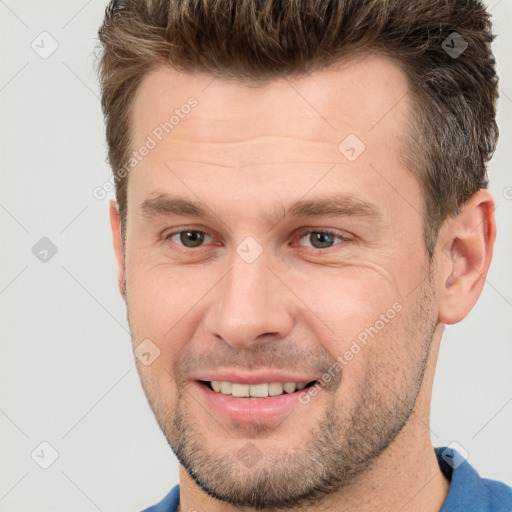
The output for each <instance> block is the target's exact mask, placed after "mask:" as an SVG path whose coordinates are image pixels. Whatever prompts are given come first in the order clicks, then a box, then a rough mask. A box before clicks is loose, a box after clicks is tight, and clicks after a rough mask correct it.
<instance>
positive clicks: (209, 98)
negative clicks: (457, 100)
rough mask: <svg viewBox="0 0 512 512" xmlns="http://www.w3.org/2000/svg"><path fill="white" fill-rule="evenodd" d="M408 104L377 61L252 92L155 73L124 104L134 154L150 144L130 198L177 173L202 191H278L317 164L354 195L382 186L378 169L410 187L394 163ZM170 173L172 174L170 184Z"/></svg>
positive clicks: (401, 84) (405, 87) (403, 90)
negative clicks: (338, 174)
mask: <svg viewBox="0 0 512 512" xmlns="http://www.w3.org/2000/svg"><path fill="white" fill-rule="evenodd" d="M191 101H192V102H191ZM192 104H193V105H194V106H193V107H190V105H192ZM410 108H412V104H411V98H410V95H409V82H408V79H407V76H406V75H405V73H404V72H403V71H402V70H401V69H400V68H399V67H398V66H397V65H396V64H394V63H393V62H392V61H391V60H390V59H388V58H386V57H384V56H379V55H371V56H365V57H363V58H360V59H358V60H352V61H349V62H346V63H340V65H339V66H337V67H336V68H331V69H329V70H322V71H314V72H312V73H310V74H309V75H307V76H302V77H293V78H278V79H273V80H270V81H267V82H266V83H262V84H261V85H258V86H247V85H245V84H243V83H241V82H240V81H236V80H230V81H228V80H223V79H214V78H212V77H211V76H210V75H207V74H203V73H181V72H178V71H176V70H173V69H171V68H169V67H160V68H157V69H155V70H153V71H152V72H151V73H149V74H148V75H147V76H146V77H145V78H144V80H143V81H142V83H141V86H140V88H139V90H138V93H137V95H136V98H135V100H134V104H133V111H132V128H133V140H132V143H133V144H132V146H133V149H137V148H140V147H142V146H143V145H145V144H146V143H147V141H148V137H149V138H151V139H152V140H153V142H154V143H155V144H154V147H152V149H151V150H150V151H149V152H147V153H148V154H147V156H145V157H144V158H143V159H141V161H140V162H139V163H137V166H136V168H135V169H134V171H133V172H131V173H130V178H129V186H128V191H129V195H130V190H131V193H132V195H133V197H134V199H136V202H137V203H139V204H140V203H142V201H143V200H144V199H145V197H144V194H145V196H147V195H148V194H152V195H154V196H156V195H158V194H159V193H162V192H163V193H165V192H169V190H162V189H164V188H165V185H166V182H169V183H170V182H176V177H177V174H180V175H186V176H187V179H194V180H196V181H197V182H201V181H202V182H203V185H204V187H203V189H204V190H207V189H208V186H209V183H213V182H214V181H216V182H218V181H219V180H220V181H222V180H224V181H225V183H226V187H227V189H229V188H230V187H231V188H233V187H235V184H236V183H237V179H238V183H240V181H242V182H243V185H244V186H245V187H246V189H247V186H248V185H249V186H252V185H253V191H255V192H256V191H257V192H260V191H263V189H264V188H267V189H269V188H274V189H275V190H277V189H279V191H280V193H281V194H282V195H286V193H287V192H290V191H291V190H292V191H293V186H292V188H291V189H290V186H289V185H290V183H292V184H296V185H297V187H298V189H300V188H301V185H300V183H301V180H302V181H304V180H305V179H306V178H307V175H308V172H309V171H310V170H311V174H312V176H314V177H317V176H320V175H321V173H322V170H321V168H320V167H318V166H322V165H323V169H327V168H328V166H329V165H333V164H334V165H337V166H340V167H339V168H340V169H342V171H343V172H344V173H345V174H344V176H345V177H346V181H347V183H349V184H351V186H352V191H351V192H354V189H357V188H359V189H360V192H361V195H362V196H364V195H365V191H369V192H371V188H372V186H373V187H374V189H375V192H376V193H379V191H382V190H383V178H382V176H380V177H379V175H382V174H383V173H384V174H385V175H386V176H387V177H386V178H385V179H386V180H390V181H391V182H397V183H399V182H401V185H404V184H405V185H407V184H409V185H411V184H410V183H409V182H410V179H411V176H410V175H409V173H408V172H407V170H406V168H405V167H404V166H403V165H402V163H401V162H400V158H399V157H400V152H401V150H402V142H401V139H403V138H405V137H406V136H407V132H408V123H407V114H408V112H409V110H410ZM346 140H348V141H349V143H347V144H345V145H344V141H346ZM354 143H355V150H356V151H357V152H360V153H361V154H360V156H359V157H358V158H357V159H355V160H351V159H349V158H347V153H344V151H345V149H347V147H346V146H347V145H348V146H354ZM340 144H341V146H340ZM340 148H341V149H340ZM348 149H350V147H349V148H348ZM348 156H350V155H348ZM315 166H316V167H315ZM171 168H172V169H173V170H175V171H176V170H178V171H179V172H178V171H177V172H174V173H173V174H174V176H173V177H172V178H171V177H170V169H171ZM240 178H242V180H240ZM372 180H373V185H372ZM306 182H307V180H306V181H304V184H306ZM285 184H287V188H283V185H285ZM363 185H364V186H363ZM226 187H225V188H224V191H223V192H224V194H227V196H229V190H228V191H227V192H226ZM217 192H219V193H220V190H219V189H217ZM363 199H364V197H363Z"/></svg>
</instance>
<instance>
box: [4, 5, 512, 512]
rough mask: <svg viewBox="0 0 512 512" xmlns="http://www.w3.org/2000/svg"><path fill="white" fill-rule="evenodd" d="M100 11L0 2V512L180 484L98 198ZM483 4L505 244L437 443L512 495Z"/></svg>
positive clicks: (468, 333) (509, 205) (442, 367)
mask: <svg viewBox="0 0 512 512" xmlns="http://www.w3.org/2000/svg"><path fill="white" fill-rule="evenodd" d="M105 4H106V1H105V0H89V1H84V0H59V1H57V0H54V1H41V0H18V1H16V0H0V16H1V18H0V20H1V21H0V34H1V55H2V64H1V71H0V105H1V111H0V121H1V128H0V129H1V132H0V147H1V169H2V174H1V180H2V181H1V187H0V221H1V240H2V243H1V258H2V259H1V275H0V304H1V333H2V338H1V341H2V344H1V354H0V365H1V366H0V385H1V387H0V434H1V437H0V439H1V441H0V443H1V446H0V449H1V456H0V511H9V512H22V511H23V512H26V511H37V512H44V511H52V512H57V511H67V512H69V511H77V512H80V511H95V510H101V511H105V512H106V511H137V510H140V509H142V508H144V507H145V506H148V505H150V504H152V503H153V502H155V501H158V500H160V499H161V497H163V495H165V494H166V493H167V492H168V490H169V489H170V488H171V486H173V485H174V484H176V483H177V481H178V464H177V461H176V459H175V458H174V455H173V454H172V452H171V450H170V449H169V447H168V446H167V444H166V442H165V440H164V437H163V435H162V434H161V432H160V430H159V428H158V426H157V424H156V422H155V420H154V419H153V416H152V413H151V412H150V409H149V406H148V405H147V402H146V399H145V397H144V395H143V392H142V389H141V387H140V384H139V380H138V376H137V373H136V370H135V365H134V362H133V356H132V352H131V348H130V347H131V346H130V337H129V333H128V326H127V323H126V320H125V308H124V303H123V301H122V299H121V297H120V295H119V294H118V290H117V284H116V265H115V259H114V255H113V251H112V242H111V235H110V231H109V229H110V228H109V222H108V201H107V200H106V199H105V200H102V201H99V200H97V199H95V198H94V197H93V195H92V190H93V188H94V187H96V186H98V185H101V184H102V183H103V182H104V181H105V180H107V179H108V178H109V176H110V169H109V167H108V166H107V164H106V163H105V155H106V151H105V144H104V131H103V120H102V115H101V110H100V101H99V92H98V86H97V81H96V77H95V73H94V70H93V64H94V46H95V45H96V33H97V29H98V27H99V25H100V23H101V21H102V17H103V10H104V8H105ZM489 5H490V8H491V12H492V15H493V18H494V22H495V32H496V33H497V34H498V38H497V40H496V42H495V43H494V50H495V54H496V56H497V60H498V64H499V73H500V77H501V84H500V89H501V100H500V104H499V125H500V130H501V139H500V144H499V147H498V150H497V152H496V154H495V157H494V159H493V162H492V165H491V167H490V177H491V190H492V192H493V193H494V195H495V198H496V201H497V205H498V207H497V210H496V214H497V219H498V239H497V243H496V249H495V255H494V262H493V264H492V268H491V271H490V274H489V276H488V282H487V284H486V286H485V288H484V291H483V294H482V297H481V299H480V301H479V303H478V305H477V306H476V307H475V309H474V310H473V312H472V313H471V314H470V315H469V317H468V318H467V319H466V320H465V321H464V322H463V323H461V324H459V325H456V326H451V327H448V328H447V330H446V332H445V337H444V340H443V344H442V350H441V354H440V361H439V365H438V372H437V377H436V381H435V387H434V394H433V410H432V439H433V443H434V445H437V446H440V445H445V444H449V443H451V442H452V441H456V442H458V443H459V444H460V445H461V446H463V447H464V449H465V450H467V452H469V461H470V462H471V463H472V464H474V466H475V467H476V468H477V469H478V470H479V472H480V473H481V474H482V475H483V476H487V477H492V478H496V479H499V480H504V481H507V482H508V483H509V484H512V464H511V463H510V461H511V460H512V436H511V435H510V433H511V426H512V372H511V361H512V343H511V342H512V335H511V333H510V329H511V322H510V319H511V318H512V273H511V272H510V262H511V257H510V255H511V254H512V229H511V228H512V176H511V172H510V162H511V161H512V145H511V144H510V141H511V129H512V126H511V120H512V75H511V74H512V67H510V65H507V60H508V62H510V60H509V59H510V55H511V54H512V38H511V35H510V27H511V22H512V1H511V0H501V1H497V0H493V1H492V2H490V3H489ZM43 31H46V32H48V33H49V34H50V35H51V38H53V39H54V40H55V41H56V42H57V43H58V48H57V49H56V51H55V52H54V53H53V54H52V55H51V56H49V57H48V58H46V59H43V58H41V57H40V56H39V55H38V54H37V53H36V52H35V51H34V50H33V49H32V48H31V43H32V41H34V40H35V43H34V45H38V46H37V48H38V51H39V52H43V51H48V50H49V49H51V44H52V41H51V39H50V38H49V36H45V35H43V36H40V34H41V32H43ZM42 39H43V42H41V40H42ZM507 187H508V188H507ZM42 237H48V238H49V239H50V240H51V241H52V242H53V243H54V244H55V245H56V247H57V248H58V252H57V254H56V255H55V256H53V257H52V258H51V259H50V258H49V261H47V262H46V263H43V262H41V261H40V260H39V259H37V258H36V256H35V255H34V254H33V253H32V247H33V246H34V245H35V244H36V243H37V242H38V241H39V240H40V239H41V238H42ZM42 441H46V442H48V443H50V444H51V445H52V446H53V447H54V449H55V450H57V452H58V454H59V457H58V459H57V460H56V461H55V463H54V464H53V465H51V466H50V467H49V468H48V469H46V470H45V469H42V468H40V467H39V466H38V465H37V464H36V462H35V461H34V460H33V459H32V458H31V453H32V452H33V450H35V449H36V448H38V446H39V445H40V443H41V442H42ZM38 450H39V451H38ZM38 450H36V454H39V456H40V457H39V459H38V460H39V461H42V460H43V459H44V458H45V457H46V458H47V459H46V460H49V459H48V457H49V451H48V449H46V451H45V449H43V452H41V448H39V449H38ZM42 454H44V455H42ZM34 457H35V458H36V459H37V455H35V456H34Z"/></svg>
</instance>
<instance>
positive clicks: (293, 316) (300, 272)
mask: <svg viewBox="0 0 512 512" xmlns="http://www.w3.org/2000/svg"><path fill="white" fill-rule="evenodd" d="M407 90H408V82H407V79H406V77H405V75H404V74H403V72H401V71H400V70H399V69H398V68H397V67H396V66H395V65H394V64H392V63H391V62H390V61H388V60H386V59H384V58H382V57H372V58H369V57H368V58H365V59H363V60H359V61H354V62H352V63H350V64H347V65H346V66H344V67H340V68H339V69H336V70H331V71H329V72H327V71H325V72H314V73H312V74H311V75H309V76H307V77H305V78H301V79H287V80H284V79H280V80H274V81H271V82H268V83H267V84H265V85H263V86H260V87H247V86H245V85H243V84H241V83H238V82H235V81H231V82H227V81H221V80H214V81H212V78H211V77H208V76H205V75H201V74H181V73H177V72H175V71H172V70H170V69H164V68H161V69H158V70H156V71H153V72H152V73H151V74H149V75H148V76H146V78H145V79H144V81H143V83H142V85H141V87H140V90H139V93H138V96H137V98H136V101H135V104H134V111H133V114H134V115H133V127H134V141H133V148H134V149H137V148H140V147H141V146H143V145H144V144H146V145H148V140H149V139H148V136H150V138H151V139H152V140H153V142H155V143H156V145H155V147H151V148H150V150H149V151H148V152H147V153H148V154H147V156H145V157H144V158H143V159H142V160H141V162H140V163H139V164H138V165H137V167H136V168H135V169H134V170H133V171H131V173H130V176H129V183H128V215H127V232H126V233H127V235H126V236H127V238H126V255H125V265H126V285H127V294H126V300H127V307H128V319H129V323H130V328H131V332H132V337H133V344H134V346H135V347H137V346H138V345H139V344H140V343H141V342H143V340H151V341H150V342H148V341H145V342H144V343H146V345H141V347H145V349H144V350H145V352H144V353H145V354H146V356H144V357H146V361H145V362H146V364H143V363H142V362H140V361H137V364H138V370H139V374H140V377H141V381H142V384H143V387H144V390H145V392H146V394H147V396H148V399H149V402H150V404H151V406H152V408H153V410H154V412H155V415H156V418H157V420H158V422H159V424H160V427H161V428H162V430H163V432H164V434H165V436H166V437H167V440H168V441H169V443H170V445H171V447H172V448H173V450H174V452H175V453H176V455H177V457H178V458H179V460H180V462H181V464H182V465H183V466H184V467H185V468H186V469H187V470H188V471H189V474H191V475H193V478H194V480H195V481H196V483H197V484H198V485H199V486H200V487H201V488H202V489H203V490H205V491H206V492H208V493H209V494H210V495H212V496H214V497H217V498H219V499H222V500H225V501H228V502H231V503H233V504H236V505H240V506H256V507H294V506H297V505H298V504H299V503H306V502H308V500H309V501H311V500H313V499H315V498H317V497H318V496H320V495H321V494H322V492H325V491H329V492H331V491H333V490H336V489H339V488H341V487H342V486H343V485H345V484H346V483H348V482H349V481H350V480H351V479H352V478H354V476H356V475H358V474H360V473H361V472H363V471H364V470H365V468H367V467H368V466H369V465H370V464H371V462H372V461H373V460H374V459H375V458H376V457H377V456H378V455H379V454H381V453H382V452H383V451H384V450H385V449H386V448H387V447H388V446H389V445H390V444H391V443H392V442H393V440H394V439H395V437H396V436H397V434H398V432H399V431H400V430H401V429H402V427H403V426H404V425H405V424H406V422H407V421H408V418H409V416H410V414H411V412H412V411H413V409H414V407H415V404H416V398H417V395H418V393H419V391H420V388H421V385H422V381H423V373H424V370H425V365H426V362H427V359H428V356H429V350H430V346H431V343H430V342H431V340H432V337H433V333H434V329H435V326H436V323H437V311H436V307H437V306H436V298H435V291H434V287H433V284H432V281H431V280H430V279H427V278H426V271H428V266H429V264H428V260H427V256H426V251H425V247H424V244H423V229H422V217H421V215H422V212H423V211H424V202H423V198H422V193H421V190H420V187H419V184H418V182H417V181H416V180H415V179H414V178H413V177H412V175H411V174H410V173H409V172H408V170H407V169H406V167H405V166H404V164H403V163H401V162H400V159H399V154H400V151H401V148H402V146H401V141H400V138H401V137H402V138H405V137H406V135H407V130H408V127H407V122H406V114H407V112H408V109H410V108H412V106H411V103H410V96H409V95H407V94H406V93H407ZM190 97H193V98H194V101H196V102H197V103H196V104H195V105H194V106H193V107H192V108H187V107H183V105H185V104H187V100H188V99H189V98H190ZM192 103H193V102H192ZM189 104H190V102H189ZM176 110H178V112H177V113H176V112H175V111H176ZM173 114H176V118H174V119H173V121H172V127H171V128H169V125H167V131H168V133H165V130H163V129H162V127H161V126H160V124H161V123H164V122H166V121H168V120H169V118H170V117H171V115H173ZM178 118H179V120H178V121H177V119H178ZM159 126H160V129H158V127H159ZM351 134H352V135H351ZM347 137H348V138H347ZM160 138H161V139H162V140H159V139H160ZM340 144H341V145H340ZM363 144H364V146H363ZM149 146H153V144H152V143H151V142H150V143H149ZM176 199H179V200H181V201H176ZM186 202H191V203H195V204H196V206H200V209H202V210H203V212H201V211H200V210H199V209H193V208H191V207H190V205H188V204H187V203H186ZM153 344H154V345H155V346H156V347H158V349H159V351H160V354H159V356H158V357H157V358H156V359H155V360H154V361H152V362H151V364H148V363H149V362H150V361H151V360H152V358H153V357H154V356H152V355H147V354H148V353H151V354H153V352H152V351H153V350H154V348H152V349H151V350H149V351H148V350H147V348H148V347H153ZM155 353H156V351H155ZM144 357H142V358H141V359H142V361H144ZM336 363H337V364H336ZM326 375H330V378H329V377H326ZM211 381H223V382H229V383H235V384H236V385H235V386H233V387H230V386H229V385H228V384H222V385H221V386H222V387H221V391H222V390H223V391H225V392H229V391H230V390H231V391H232V393H233V394H244V393H246V392H247V391H249V393H252V394H253V395H254V394H256V395H258V394H260V393H262V394H263V395H265V394H267V393H268V392H269V390H270V393H271V394H272V395H274V394H275V396H267V397H252V398H251V397H234V396H226V395H225V394H223V393H221V392H217V391H215V390H213V389H211V387H210V386H211V384H210V382H211ZM312 381H320V385H317V386H313V387H308V388H304V389H302V390H298V391H296V392H290V393H287V392H286V390H285V391H284V392H283V393H284V394H282V395H280V392H281V388H280V386H279V383H281V384H282V383H287V382H288V383H290V382H294V383H302V384H300V385H299V387H302V386H303V385H304V384H306V383H311V382H312ZM249 384H253V385H256V384H260V385H259V386H255V387H249ZM265 384H272V385H271V386H266V385H265ZM213 386H215V387H218V385H217V384H216V383H215V384H213ZM292 388H293V386H291V387H290V388H289V389H288V388H287V389H288V391H292ZM417 412H419V413H420V414H423V413H424V411H417Z"/></svg>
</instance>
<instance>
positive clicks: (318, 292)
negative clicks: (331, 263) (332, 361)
mask: <svg viewBox="0 0 512 512" xmlns="http://www.w3.org/2000/svg"><path fill="white" fill-rule="evenodd" d="M291 286H294V288H293V289H294V290H295V291H296V293H297V295H298V296H299V297H300V299H301V301H302V302H303V303H304V307H305V308H306V309H307V310H309V311H310V313H309V315H308V317H311V316H312V313H314V315H313V318H316V323H317V324H319V325H322V324H323V331H322V332H325V339H329V340H330V342H329V345H330V346H329V351H330V352H332V355H333V356H334V357H337V356H338V355H341V354H343V353H344V351H345V350H347V349H348V348H349V345H350V342H351V341H352V340H353V339H356V338H357V337H358V336H359V335H360V334H361V333H363V334H362V336H361V337H364V333H365V332H366V331H365V330H366V329H371V328H372V327H373V326H374V325H375V323H376V322H378V326H377V327H378V328H379V329H378V330H379V331H380V330H382V331H384V330H387V323H389V322H387V323H386V325H384V324H383V321H384V320H381V315H384V317H385V320H388V317H389V320H392V318H394V317H395V313H396V311H395V310H394V309H393V304H395V303H397V302H399V296H400V294H399V291H398V287H397V285H396V283H395V282H394V281H392V279H391V278H390V277H388V276H386V275H385V274H384V273H379V272H377V271H375V270H373V269H370V268H365V267H355V266H347V267H344V268H331V269H326V268H320V267H319V268H318V269H317V270H315V269H312V270H311V271H310V272H308V274H307V277H306V276H304V275H296V276H295V281H294V284H293V285H291ZM390 310H391V311H390ZM386 313H387V314H386ZM381 324H382V325H381ZM326 348H327V347H326Z"/></svg>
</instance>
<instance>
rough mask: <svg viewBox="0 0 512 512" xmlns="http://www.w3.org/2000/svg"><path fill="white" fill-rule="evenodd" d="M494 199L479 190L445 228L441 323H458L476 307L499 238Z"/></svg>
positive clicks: (484, 191) (440, 298) (485, 191)
mask: <svg viewBox="0 0 512 512" xmlns="http://www.w3.org/2000/svg"><path fill="white" fill-rule="evenodd" d="M495 209H496V207H495V204H494V199H493V197H492V195H491V194H490V192H489V191H488V190H486V189H481V190H479V191H478V192H477V193H476V194H474V195H473V196H472V197H471V199H469V201H468V202H467V203H466V204H465V205H464V207H463V209H462V212H461V213H459V214H458V215H457V217H455V218H454V219H452V220H451V221H450V222H449V223H447V225H446V226H445V229H443V230H442V231H443V233H442V238H441V237H440V240H439V243H440V244H441V251H442V252H441V253H440V254H438V255H437V257H438V258H439V261H440V265H439V269H440V271H439V274H438V275H439V322H441V323H444V324H455V323H457V322H460V321H461V320H462V319H463V318H465V317H466V316H467V315H468V314H469V312H470V311H471V309H472V308H473V306H474V305H475V304H476V301H477V300H478V297H479V296H480V293H481V292H482V288H483V286H484V283H485V277H486V276H487V272H488V270H489V265H490V264H491V258H492V250H493V246H494V240H495V238H496V221H495V216H494V210H495Z"/></svg>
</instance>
